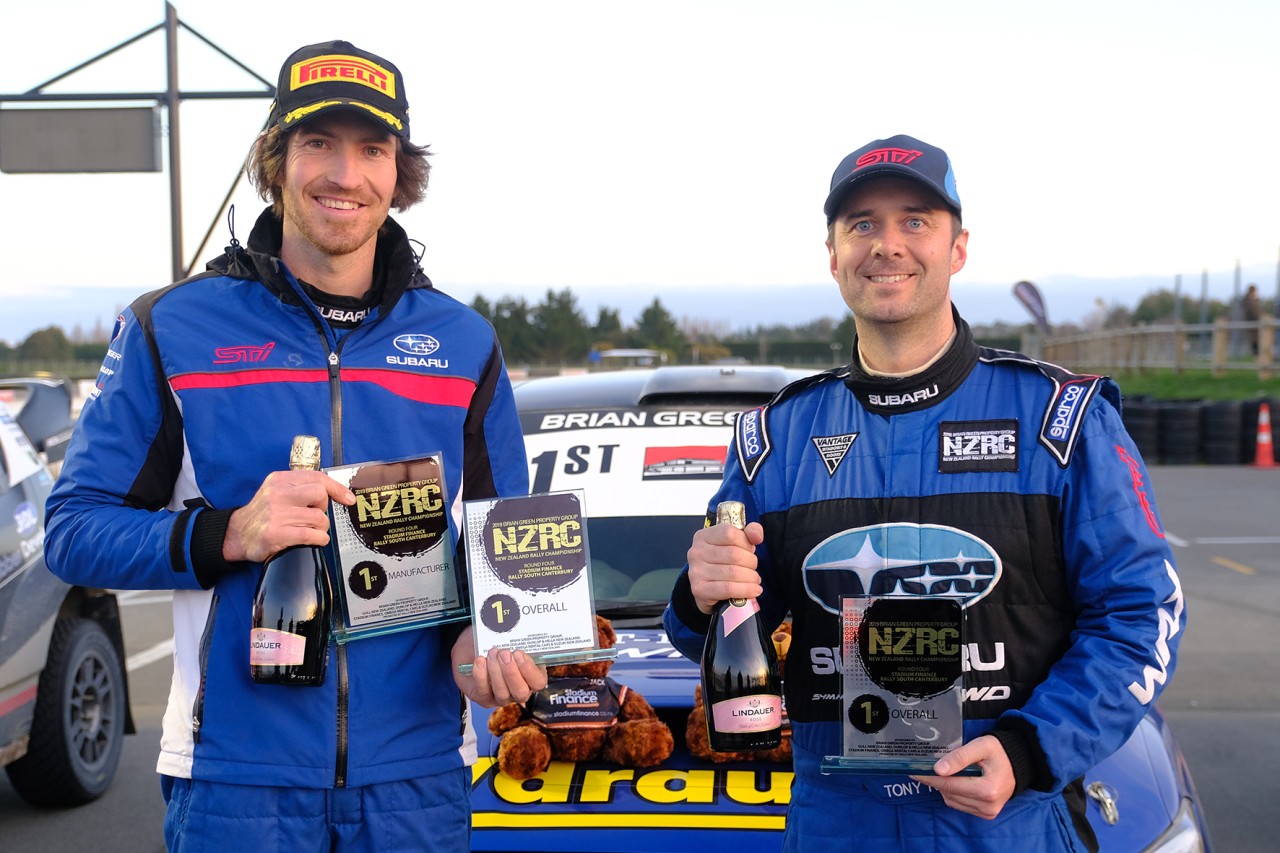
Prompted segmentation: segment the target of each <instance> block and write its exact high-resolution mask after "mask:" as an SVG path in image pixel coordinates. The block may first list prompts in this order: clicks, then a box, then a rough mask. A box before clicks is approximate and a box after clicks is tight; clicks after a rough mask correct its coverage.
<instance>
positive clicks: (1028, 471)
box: [665, 136, 1185, 853]
mask: <svg viewBox="0 0 1280 853" xmlns="http://www.w3.org/2000/svg"><path fill="white" fill-rule="evenodd" d="M825 212H826V215H827V221H828V238H827V249H828V253H829V257H830V265H831V274H832V276H833V277H834V278H835V280H836V282H837V283H838V284H839V286H840V292H841V295H842V296H843V297H844V300H845V302H846V304H847V305H848V306H849V308H850V309H851V310H852V312H853V316H854V321H855V325H856V338H855V343H854V351H853V355H852V359H851V362H850V364H849V365H848V366H847V367H843V368H838V369H834V370H831V371H828V372H826V373H823V374H819V375H817V376H813V377H809V378H807V379H804V380H801V381H799V382H797V383H794V384H792V385H790V386H788V387H787V388H784V389H783V390H782V391H781V392H779V393H778V394H777V396H776V397H775V398H774V399H773V400H772V401H771V402H770V403H769V404H768V405H766V406H763V407H761V408H759V409H756V410H754V411H750V412H747V413H745V414H744V415H743V416H741V417H740V418H739V419H738V422H737V425H736V427H735V435H734V440H733V444H732V446H731V448H730V453H729V462H728V463H727V465H726V473H725V476H724V480H723V482H722V483H721V486H720V489H719V491H718V492H717V493H716V495H715V496H714V497H713V499H712V503H711V506H712V507H714V506H715V505H716V504H717V503H719V502H720V501H723V500H736V501H741V502H743V503H744V504H745V505H746V511H747V518H748V520H749V522H750V523H749V524H748V525H747V526H746V529H745V530H738V529H736V528H733V527H731V526H729V525H715V526H711V521H710V520H711V519H713V518H714V515H713V514H711V513H709V514H708V519H709V521H708V526H707V527H706V528H704V529H703V530H700V531H698V533H697V534H696V535H695V536H694V540H693V545H692V547H691V548H690V550H689V563H688V565H687V567H686V569H685V571H684V572H683V573H682V574H681V576H680V578H679V580H678V581H677V583H676V586H675V589H674V591H673V593H672V599H671V604H670V606H669V607H668V608H667V611H666V614H665V622H666V627H667V632H668V634H669V636H670V637H671V640H672V642H673V643H674V644H675V645H676V646H677V648H679V649H680V650H681V651H682V652H683V653H684V654H685V655H686V656H688V657H690V658H694V659H697V658H698V656H699V655H700V652H701V650H702V647H703V642H704V637H705V634H706V631H707V630H708V627H709V621H710V617H709V614H710V613H711V611H712V608H713V606H714V605H715V603H716V602H718V601H721V600H724V599H727V598H753V597H754V598H756V599H757V601H758V603H759V606H760V608H761V618H764V619H765V624H777V623H778V622H779V621H781V620H782V619H783V618H784V617H785V616H786V614H787V613H788V612H790V614H791V615H792V617H793V640H792V646H791V651H790V654H789V655H788V658H787V672H786V682H785V693H786V696H785V699H786V708H787V713H788V716H789V717H790V720H791V725H792V733H793V737H792V743H793V747H794V755H795V773H796V775H795V782H794V787H793V789H792V796H791V805H790V809H789V811H788V815H787V829H786V836H785V841H784V849H786V850H788V851H800V850H819V849H830V850H836V849H841V850H843V849H852V848H851V847H850V844H851V842H852V841H855V840H856V847H857V849H859V850H890V851H892V850H911V851H926V850H938V851H942V850H946V851H966V853H969V851H999V853H1008V851H1011V850H1017V851H1019V853H1024V851H1039V850H1045V851H1059V850H1096V848H1097V841H1096V838H1095V836H1094V834H1093V832H1092V830H1091V829H1090V827H1089V825H1088V822H1087V821H1086V819H1085V800H1084V794H1083V790H1082V787H1083V786H1082V778H1083V774H1084V772H1085V771H1086V770H1087V769H1088V768H1090V767H1091V766H1093V765H1094V764H1096V763H1098V761H1100V760H1101V759H1103V758H1105V757H1106V756H1107V755H1109V754H1110V753H1112V752H1113V751H1115V750H1116V749H1117V748H1118V747H1119V746H1120V745H1121V744H1123V742H1124V741H1125V740H1126V739H1127V738H1128V736H1129V735H1130V734H1131V733H1132V731H1133V730H1134V728H1135V727H1136V726H1137V724H1138V722H1139V721H1140V720H1141V718H1142V717H1143V715H1144V713H1145V712H1146V710H1147V708H1148V707H1149V706H1150V704H1151V703H1152V702H1154V701H1155V699H1156V697H1157V696H1158V695H1159V693H1160V691H1161V689H1162V688H1163V686H1164V685H1165V683H1166V682H1167V680H1168V679H1169V677H1170V676H1171V675H1172V673H1173V668H1174V658H1175V655H1176V650H1177V644H1178V640H1179V639H1180V635H1181V632H1182V629H1183V627H1184V624H1185V613H1184V607H1183V598H1182V592H1181V589H1180V586H1179V583H1178V578H1177V575H1176V574H1175V572H1174V567H1173V557H1172V554H1171V552H1170V549H1169V547H1168V545H1167V543H1166V542H1165V539H1164V535H1163V533H1162V532H1161V528H1160V522H1159V518H1158V516H1157V514H1156V509H1155V504H1154V502H1153V501H1152V496H1151V486H1150V483H1149V481H1148V478H1147V474H1146V470H1145V468H1144V466H1143V463H1142V460H1141V458H1140V456H1139V455H1138V451H1137V450H1136V448H1135V447H1134V444H1133V442H1132V441H1131V440H1130V439H1129V436H1128V435H1127V433H1126V432H1125V429H1124V426H1123V424H1122V423H1121V420H1120V415H1119V405H1120V402H1119V392H1118V390H1117V389H1116V387H1115V385H1114V384H1112V383H1111V381H1110V380H1108V379H1106V378H1104V377H1098V376H1080V375H1074V374H1071V373H1069V372H1067V371H1065V370H1063V369H1062V368H1060V367H1056V366H1054V365H1051V364H1046V363H1043V362H1038V361H1035V360H1033V359H1030V358H1027V357H1026V356H1023V355H1020V354H1017V353H1012V352H1005V351H1001V350H994V349H988V348H985V347H980V346H978V345H976V344H975V343H974V341H973V338H972V335H971V334H970V331H969V327H968V325H967V324H966V323H965V322H964V321H963V320H962V319H961V318H960V317H959V315H958V314H957V313H956V312H955V310H954V308H953V307H952V305H951V299H950V278H951V276H952V275H953V274H955V273H957V272H959V271H960V269H961V268H962V267H963V266H964V262H965V258H966V252H967V242H968V232H967V231H965V230H964V229H963V228H962V227H961V222H960V199H959V196H958V195H957V193H956V184H955V179H954V175H953V173H952V170H951V163H950V160H949V159H948V157H947V155H946V154H945V153H944V152H943V151H942V150H940V149H938V148H935V147H933V146H931V145H928V144H926V143H924V142H921V141H919V140H916V139H913V138H911V137H909V136H897V137H892V138H890V139H883V140H876V141H874V142H871V143H869V144H868V145H866V146H864V147H862V148H860V149H858V150H857V151H855V152H853V153H852V154H850V155H849V156H848V157H847V158H845V160H844V161H843V162H841V164H840V166H839V167H838V168H837V169H836V172H835V174H834V175H833V176H832V181H831V190H830V195H829V196H828V198H827V201H826V205H825ZM889 594H898V595H902V594H907V595H937V596H946V597H949V598H954V599H959V600H960V601H961V602H962V605H963V608H964V632H965V633H964V645H963V647H962V652H963V656H962V669H963V677H962V686H963V697H964V717H965V719H964V738H963V740H964V743H963V744H962V745H961V746H959V747H958V748H956V749H954V750H952V751H951V752H948V753H946V754H944V755H943V756H942V757H941V758H940V759H938V760H937V762H936V763H935V764H934V765H933V766H932V768H931V769H932V774H931V775H930V774H927V773H925V774H919V775H898V776H880V775H859V774H854V773H841V772H831V773H828V774H824V773H823V772H822V762H823V759H824V757H825V756H838V755H840V754H841V752H842V742H843V741H842V738H843V734H844V730H843V724H842V721H843V720H844V719H845V714H844V712H845V710H846V709H844V708H843V701H842V700H843V697H842V687H843V682H842V660H841V651H842V643H841V637H842V632H841V625H842V623H841V617H840V612H841V611H840V607H841V599H842V597H843V596H847V595H889ZM971 766H976V768H977V769H979V770H980V771H981V774H980V775H955V774H957V772H958V771H960V770H962V769H964V768H967V767H971Z"/></svg>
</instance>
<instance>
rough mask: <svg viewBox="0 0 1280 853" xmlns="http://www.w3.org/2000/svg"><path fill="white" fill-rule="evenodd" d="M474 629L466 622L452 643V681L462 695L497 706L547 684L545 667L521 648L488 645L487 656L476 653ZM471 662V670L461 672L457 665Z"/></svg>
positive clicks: (523, 697) (525, 696) (522, 699)
mask: <svg viewBox="0 0 1280 853" xmlns="http://www.w3.org/2000/svg"><path fill="white" fill-rule="evenodd" d="M475 647H476V646H475V639H474V636H473V630H472V628H471V627H470V626H467V628H466V629H464V630H463V632H462V634H461V635H459V637H458V640H457V642H455V643H454V644H453V651H452V652H451V654H450V657H451V659H452V661H453V681H454V683H455V684H457V685H458V689H459V690H461V691H462V693H463V695H464V696H466V697H467V698H468V699H470V700H471V701H472V702H475V703H476V704H477V705H480V706H481V707H484V708H496V707H498V706H499V705H506V704H508V703H510V702H519V703H521V704H523V703H524V702H526V701H528V699H529V697H530V696H532V695H533V694H534V693H535V692H537V691H539V690H541V689H542V688H544V687H546V686H547V670H546V667H543V666H539V665H538V664H537V663H535V662H534V660H533V658H531V657H529V656H528V655H527V654H525V653H524V652H521V651H514V652H513V651H511V650H510V649H490V650H489V654H488V656H487V657H486V656H481V657H476V656H475ZM464 663H469V664H471V672H470V673H469V674H467V675H463V674H462V673H461V672H459V671H458V666H459V665H461V664H464Z"/></svg>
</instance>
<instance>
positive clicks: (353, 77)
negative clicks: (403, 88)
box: [289, 54, 396, 98]
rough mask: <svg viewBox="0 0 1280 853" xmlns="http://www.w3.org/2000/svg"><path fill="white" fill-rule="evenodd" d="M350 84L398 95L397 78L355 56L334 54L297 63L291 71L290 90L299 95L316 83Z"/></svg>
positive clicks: (391, 96) (392, 95)
mask: <svg viewBox="0 0 1280 853" xmlns="http://www.w3.org/2000/svg"><path fill="white" fill-rule="evenodd" d="M332 81H349V82H352V83H360V84H361V85H364V86H368V87H369V88H370V89H374V90H376V91H378V92H382V93H383V94H385V95H386V96H387V97H388V98H394V97H395V96H396V77H395V75H394V74H392V73H391V72H390V71H388V70H387V69H385V68H383V67H382V66H381V65H378V64H376V63H373V62H370V61H369V60H367V59H360V58H359V57H355V56H344V55H341V54H330V55H328V56H316V57H312V58H311V59H304V60H303V61H302V62H295V63H294V64H293V67H292V68H291V69H289V91H291V92H296V91H298V90H299V89H301V88H302V87H303V86H309V85H311V84H312V83H328V82H332Z"/></svg>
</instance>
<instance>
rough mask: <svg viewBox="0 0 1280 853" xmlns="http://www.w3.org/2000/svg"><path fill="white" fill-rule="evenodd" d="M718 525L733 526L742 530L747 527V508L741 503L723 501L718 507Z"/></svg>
mask: <svg viewBox="0 0 1280 853" xmlns="http://www.w3.org/2000/svg"><path fill="white" fill-rule="evenodd" d="M716 524H732V525H733V526H734V527H736V528H738V529H739V530H741V529H742V528H744V527H746V526H747V508H746V506H744V505H743V504H742V502H741V501H721V502H720V503H719V504H717V505H716Z"/></svg>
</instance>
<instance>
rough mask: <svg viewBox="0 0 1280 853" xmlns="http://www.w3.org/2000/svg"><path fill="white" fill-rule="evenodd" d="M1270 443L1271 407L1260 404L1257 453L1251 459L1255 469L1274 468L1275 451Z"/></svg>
mask: <svg viewBox="0 0 1280 853" xmlns="http://www.w3.org/2000/svg"><path fill="white" fill-rule="evenodd" d="M1273 446H1274V445H1272V443H1271V406H1270V405H1268V404H1267V403H1262V404H1261V405H1259V406H1258V451H1257V453H1256V454H1255V456H1254V459H1253V466H1254V467H1255V468H1274V467H1275V464H1276V457H1275V451H1274V450H1273V449H1272V448H1273Z"/></svg>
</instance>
